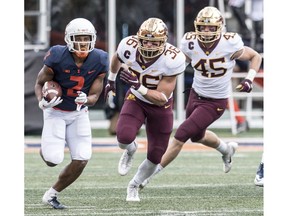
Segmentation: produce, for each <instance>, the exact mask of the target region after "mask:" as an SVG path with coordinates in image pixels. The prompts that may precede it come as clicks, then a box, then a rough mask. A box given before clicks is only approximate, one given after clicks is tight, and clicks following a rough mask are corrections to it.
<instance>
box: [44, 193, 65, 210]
mask: <svg viewBox="0 0 288 216" xmlns="http://www.w3.org/2000/svg"><path fill="white" fill-rule="evenodd" d="M48 204H49V205H50V206H52V207H53V208H54V209H65V208H67V207H66V206H64V205H62V204H61V203H60V202H59V201H58V200H57V197H56V196H55V197H53V198H52V199H50V200H48Z"/></svg>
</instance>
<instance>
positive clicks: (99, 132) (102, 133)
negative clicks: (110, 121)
mask: <svg viewBox="0 0 288 216" xmlns="http://www.w3.org/2000/svg"><path fill="white" fill-rule="evenodd" d="M210 130H212V131H213V132H215V133H217V135H219V136H220V137H238V138H242V137H249V138H253V137H263V129H262V128H253V129H250V130H249V131H247V132H243V133H239V134H237V135H233V134H232V132H231V129H229V128H227V129H217V128H216V129H215V128H212V129H210ZM175 131H176V129H174V130H173V132H172V134H171V136H173V135H174V133H175ZM92 135H93V137H111V135H110V134H109V132H108V130H107V129H93V130H92ZM145 136H146V133H145V130H143V129H141V130H140V131H139V134H138V137H145Z"/></svg>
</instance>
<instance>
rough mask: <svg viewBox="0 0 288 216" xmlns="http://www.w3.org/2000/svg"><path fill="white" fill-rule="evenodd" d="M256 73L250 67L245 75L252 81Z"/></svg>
mask: <svg viewBox="0 0 288 216" xmlns="http://www.w3.org/2000/svg"><path fill="white" fill-rule="evenodd" d="M256 74H257V72H256V71H255V70H254V69H250V70H249V71H248V74H247V76H246V79H249V80H251V81H252V82H253V80H254V78H255V76H256Z"/></svg>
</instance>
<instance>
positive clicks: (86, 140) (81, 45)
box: [35, 18, 109, 209]
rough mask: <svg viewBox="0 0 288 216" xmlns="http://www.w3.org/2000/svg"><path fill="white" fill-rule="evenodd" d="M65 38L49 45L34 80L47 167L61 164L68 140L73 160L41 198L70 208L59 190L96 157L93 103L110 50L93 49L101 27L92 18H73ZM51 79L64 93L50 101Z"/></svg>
mask: <svg viewBox="0 0 288 216" xmlns="http://www.w3.org/2000/svg"><path fill="white" fill-rule="evenodd" d="M65 41H66V43H67V46H60V45H56V46H53V47H51V48H50V49H49V51H48V52H47V55H46V56H45V58H44V66H43V67H42V69H41V70H40V72H39V74H38V77H37V80H36V84H35V94H36V97H37V99H38V101H39V107H40V108H41V109H43V115H44V125H43V131H42V137H41V150H40V153H41V157H42V158H43V160H44V162H45V163H46V164H47V165H48V166H50V167H54V166H57V165H58V164H60V163H61V162H62V161H63V159H64V148H65V145H67V146H68V148H69V151H70V157H71V162H70V163H69V164H68V165H67V166H66V167H65V168H64V169H63V171H62V172H61V173H60V174H59V177H58V180H57V181H56V182H55V184H54V185H52V187H51V188H50V189H48V190H47V191H46V193H45V194H44V196H43V198H42V201H43V202H44V203H45V204H48V205H50V206H52V207H53V208H55V209H63V208H65V206H64V205H62V204H61V203H60V202H59V200H58V194H59V193H60V192H61V191H63V190H64V189H65V188H67V187H68V186H69V185H70V184H72V183H73V182H74V181H75V180H76V179H77V178H78V177H79V176H80V175H81V173H82V172H83V170H84V168H85V166H86V164H87V163H88V161H89V159H90V158H91V155H92V136H91V126H90V120H89V112H88V106H93V105H94V104H95V103H96V102H97V101H98V99H99V96H100V94H101V92H102V89H103V86H104V84H103V82H104V78H105V75H106V73H107V72H108V69H109V59H108V54H107V52H104V51H103V50H100V49H96V48H94V47H95V43H96V30H95V28H94V26H93V25H92V23H91V22H90V21H88V20H86V19H83V18H76V19H73V20H72V21H71V22H70V23H69V24H68V25H67V26H66V29H65ZM48 80H54V81H56V82H58V83H59V85H60V86H61V88H62V96H61V98H60V97H58V98H56V96H55V97H54V99H52V100H51V101H49V102H48V101H46V100H45V98H43V95H42V93H41V90H42V86H43V85H44V83H45V82H46V81H48Z"/></svg>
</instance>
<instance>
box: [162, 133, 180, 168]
mask: <svg viewBox="0 0 288 216" xmlns="http://www.w3.org/2000/svg"><path fill="white" fill-rule="evenodd" d="M184 143H185V142H182V141H179V140H177V139H176V138H175V137H174V138H173V140H172V142H171V143H170V144H169V145H168V148H167V150H166V152H165V154H164V155H163V156H162V159H161V163H160V164H161V166H162V167H163V168H164V167H166V166H167V165H168V164H169V163H171V162H172V161H173V160H174V159H175V158H176V157H177V156H178V154H179V152H180V151H181V149H182V147H183V145H184Z"/></svg>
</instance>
